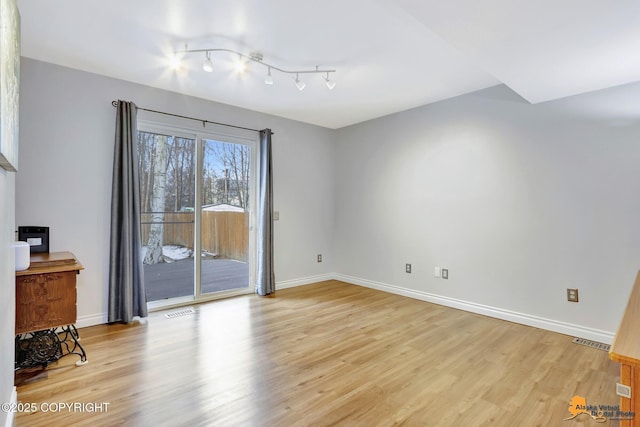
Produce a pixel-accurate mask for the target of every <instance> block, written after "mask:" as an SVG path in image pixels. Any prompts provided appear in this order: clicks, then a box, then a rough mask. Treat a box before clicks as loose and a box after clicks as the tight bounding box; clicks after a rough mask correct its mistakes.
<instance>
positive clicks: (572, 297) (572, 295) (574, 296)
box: [567, 288, 578, 302]
mask: <svg viewBox="0 0 640 427" xmlns="http://www.w3.org/2000/svg"><path fill="white" fill-rule="evenodd" d="M567 301H569V302H578V289H570V288H567Z"/></svg>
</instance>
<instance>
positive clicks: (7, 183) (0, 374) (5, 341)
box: [0, 168, 16, 426]
mask: <svg viewBox="0 0 640 427" xmlns="http://www.w3.org/2000/svg"><path fill="white" fill-rule="evenodd" d="M14 188H15V174H14V173H13V172H7V171H5V170H4V169H2V168H0V242H1V243H0V343H1V344H0V403H8V402H11V400H12V398H14V397H13V396H12V394H13V390H14V387H13V364H14V362H13V360H14V351H15V350H14V344H13V342H14V341H13V339H14V337H15V335H14V331H15V326H14V325H15V289H16V287H15V283H16V279H15V268H14V253H13V248H12V247H11V245H12V243H13V242H14V240H15V234H14V228H13V224H14V211H15V209H14V207H15V203H14ZM12 418H13V415H12V414H9V413H6V412H4V411H0V426H4V425H7V424H6V423H7V420H8V419H12Z"/></svg>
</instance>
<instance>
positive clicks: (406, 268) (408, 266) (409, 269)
mask: <svg viewBox="0 0 640 427" xmlns="http://www.w3.org/2000/svg"><path fill="white" fill-rule="evenodd" d="M404 271H405V272H406V273H411V264H406V265H405V266H404Z"/></svg>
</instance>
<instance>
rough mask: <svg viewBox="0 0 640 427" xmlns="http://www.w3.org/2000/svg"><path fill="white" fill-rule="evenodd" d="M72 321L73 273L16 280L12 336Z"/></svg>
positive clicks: (73, 308)
mask: <svg viewBox="0 0 640 427" xmlns="http://www.w3.org/2000/svg"><path fill="white" fill-rule="evenodd" d="M75 321H76V272H75V271H65V272H60V273H43V274H32V275H28V276H19V277H16V334H20V333H24V332H30V331H37V330H41V329H47V328H53V327H56V326H61V325H68V324H72V323H75Z"/></svg>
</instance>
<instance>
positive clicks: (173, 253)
mask: <svg viewBox="0 0 640 427" xmlns="http://www.w3.org/2000/svg"><path fill="white" fill-rule="evenodd" d="M192 255H193V251H192V250H191V249H189V248H186V247H184V246H177V245H165V246H163V247H162V257H163V258H164V260H165V262H173V261H180V260H181V259H186V258H190V257H191V256H192Z"/></svg>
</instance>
